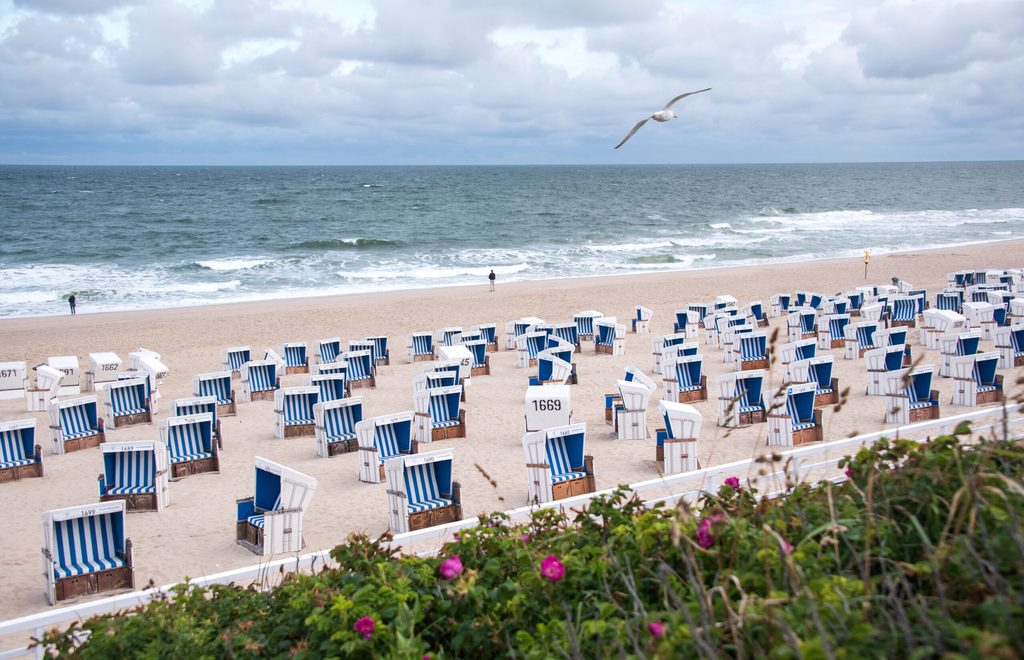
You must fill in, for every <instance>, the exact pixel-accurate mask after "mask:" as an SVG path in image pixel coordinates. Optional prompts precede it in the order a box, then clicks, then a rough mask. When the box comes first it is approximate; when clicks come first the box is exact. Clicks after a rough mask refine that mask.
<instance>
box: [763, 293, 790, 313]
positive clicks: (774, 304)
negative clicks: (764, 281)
mask: <svg viewBox="0 0 1024 660" xmlns="http://www.w3.org/2000/svg"><path fill="white" fill-rule="evenodd" d="M791 299H792V297H791V296H790V295H789V294H788V293H776V294H773V295H772V297H771V298H770V299H769V301H768V304H769V307H770V309H771V315H772V318H773V319H777V318H779V317H780V316H782V315H783V314H789V303H790V300H791Z"/></svg>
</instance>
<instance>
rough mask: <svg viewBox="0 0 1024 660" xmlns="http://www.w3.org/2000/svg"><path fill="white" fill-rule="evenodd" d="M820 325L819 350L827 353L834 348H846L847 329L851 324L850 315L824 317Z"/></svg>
mask: <svg viewBox="0 0 1024 660" xmlns="http://www.w3.org/2000/svg"><path fill="white" fill-rule="evenodd" d="M822 321H827V322H819V323H818V348H819V349H821V350H823V351H826V350H830V349H833V348H843V349H845V348H846V328H847V326H849V324H850V315H849V314H845V313H844V314H833V315H832V316H827V317H822Z"/></svg>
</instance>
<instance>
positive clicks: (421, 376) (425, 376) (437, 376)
mask: <svg viewBox="0 0 1024 660" xmlns="http://www.w3.org/2000/svg"><path fill="white" fill-rule="evenodd" d="M438 369H439V370H438ZM458 384H459V372H458V371H457V370H455V369H446V368H439V367H438V365H436V364H435V365H433V366H431V367H428V368H425V369H424V370H423V371H421V372H420V373H418V374H416V376H415V377H413V380H412V391H413V392H414V393H415V392H419V391H420V390H429V389H434V388H438V387H451V386H452V385H458ZM463 401H465V398H463Z"/></svg>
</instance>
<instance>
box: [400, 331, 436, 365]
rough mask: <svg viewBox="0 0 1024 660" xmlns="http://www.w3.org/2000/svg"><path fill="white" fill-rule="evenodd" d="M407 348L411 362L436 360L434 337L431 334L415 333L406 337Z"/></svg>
mask: <svg viewBox="0 0 1024 660" xmlns="http://www.w3.org/2000/svg"><path fill="white" fill-rule="evenodd" d="M405 346H406V348H408V349H409V362H410V363H412V362H415V361H417V360H433V359H434V335H433V333H430V332H414V333H412V334H410V335H409V336H408V337H406V340H405Z"/></svg>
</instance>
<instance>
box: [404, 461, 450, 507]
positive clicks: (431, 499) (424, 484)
mask: <svg viewBox="0 0 1024 660" xmlns="http://www.w3.org/2000/svg"><path fill="white" fill-rule="evenodd" d="M434 465H435V464H434V463H422V464H420V465H407V466H406V467H405V494H406V497H407V498H408V500H407V506H408V507H409V513H417V512H419V511H427V510H429V509H438V508H441V507H444V506H449V505H451V504H452V501H451V500H449V499H446V498H444V497H441V492H440V491H439V490H438V487H437V475H436V474H435V472H434Z"/></svg>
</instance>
